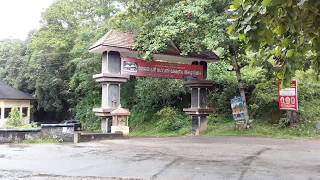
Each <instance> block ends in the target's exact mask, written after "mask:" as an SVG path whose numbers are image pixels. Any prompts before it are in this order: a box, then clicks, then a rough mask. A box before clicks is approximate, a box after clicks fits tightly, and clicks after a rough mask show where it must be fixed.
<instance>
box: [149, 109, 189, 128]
mask: <svg viewBox="0 0 320 180" xmlns="http://www.w3.org/2000/svg"><path fill="white" fill-rule="evenodd" d="M153 118H154V119H155V120H156V122H157V124H156V126H157V128H159V130H164V131H177V130H179V129H181V128H182V127H185V126H188V125H190V122H191V120H190V119H189V118H187V116H186V115H185V114H182V113H181V112H178V111H177V110H176V109H174V108H172V107H165V108H163V109H161V110H160V111H158V112H157V113H156V114H155V116H154V117H153Z"/></svg>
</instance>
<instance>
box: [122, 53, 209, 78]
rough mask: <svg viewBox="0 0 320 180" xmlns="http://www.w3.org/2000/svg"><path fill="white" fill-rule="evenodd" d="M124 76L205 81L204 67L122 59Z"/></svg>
mask: <svg viewBox="0 0 320 180" xmlns="http://www.w3.org/2000/svg"><path fill="white" fill-rule="evenodd" d="M121 71H122V74H128V75H133V76H137V77H150V78H168V79H198V80H201V79H203V66H201V65H190V64H176V63H166V62H158V61H144V60H140V59H132V58H126V59H122V70H121Z"/></svg>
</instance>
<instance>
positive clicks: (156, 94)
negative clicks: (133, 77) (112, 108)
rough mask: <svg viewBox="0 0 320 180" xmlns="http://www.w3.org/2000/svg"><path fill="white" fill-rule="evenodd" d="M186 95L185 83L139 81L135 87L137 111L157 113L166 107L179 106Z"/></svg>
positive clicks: (151, 80)
mask: <svg viewBox="0 0 320 180" xmlns="http://www.w3.org/2000/svg"><path fill="white" fill-rule="evenodd" d="M185 94H186V91H185V88H184V86H183V82H182V81H180V80H170V79H138V80H137V82H136V86H135V95H136V97H137V104H136V105H135V106H134V109H135V110H137V111H143V110H146V111H157V110H159V109H161V108H162V107H165V106H175V105H177V106H179V103H180V105H182V104H181V102H182V96H184V95H185Z"/></svg>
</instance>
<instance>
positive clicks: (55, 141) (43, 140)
mask: <svg viewBox="0 0 320 180" xmlns="http://www.w3.org/2000/svg"><path fill="white" fill-rule="evenodd" d="M62 142H63V140H62V139H57V138H40V139H27V140H23V141H20V142H18V143H21V144H58V143H62Z"/></svg>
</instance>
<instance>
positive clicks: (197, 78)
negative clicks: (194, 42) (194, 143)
mask: <svg viewBox="0 0 320 180" xmlns="http://www.w3.org/2000/svg"><path fill="white" fill-rule="evenodd" d="M134 41H135V36H134V34H133V33H124V32H118V31H109V32H108V33H107V34H106V35H104V36H103V37H102V38H101V39H100V40H99V41H97V42H96V43H95V44H94V45H93V46H92V47H90V52H92V53H97V54H101V55H102V70H101V71H102V72H101V73H100V74H96V75H94V76H93V78H94V79H95V80H96V81H97V82H99V83H100V84H101V86H102V101H101V107H100V108H95V109H93V111H94V112H95V114H96V115H97V116H99V117H101V118H102V120H101V130H102V132H104V133H114V132H113V131H112V129H121V128H112V126H114V125H115V124H112V116H111V112H112V111H114V110H115V109H117V108H120V107H121V105H120V87H121V84H122V83H124V82H126V81H127V80H128V79H129V78H130V76H137V77H149V78H170V79H183V80H185V86H186V87H189V88H190V89H191V107H190V108H186V109H184V111H185V112H186V113H187V114H189V115H191V117H192V134H193V135H199V134H200V132H202V131H204V130H205V129H206V128H207V122H208V120H207V116H208V115H209V113H212V112H213V109H212V108H210V107H208V90H209V89H210V88H212V87H213V85H214V83H213V82H212V81H208V80H206V78H207V63H214V62H217V61H218V59H219V58H218V56H217V55H215V54H214V53H210V52H205V53H202V54H192V55H189V56H181V55H180V51H179V49H178V48H177V47H176V46H175V45H174V44H173V43H171V44H170V46H168V48H167V50H166V51H165V52H164V53H161V54H154V55H153V57H154V59H155V60H154V61H144V60H140V59H138V53H137V52H136V51H134V50H133V46H134ZM126 126H128V124H126Z"/></svg>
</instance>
